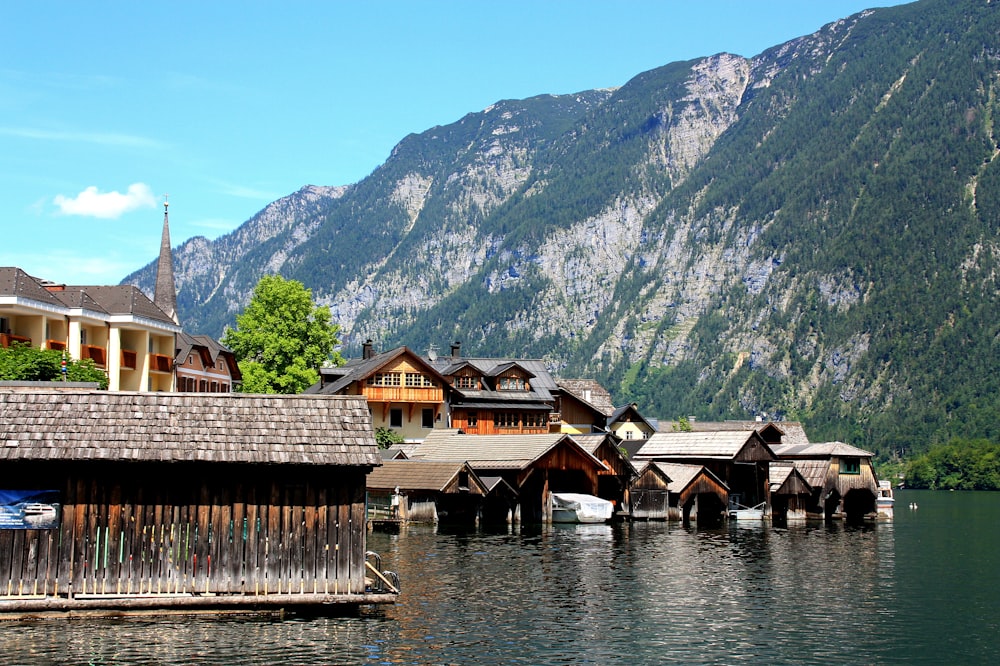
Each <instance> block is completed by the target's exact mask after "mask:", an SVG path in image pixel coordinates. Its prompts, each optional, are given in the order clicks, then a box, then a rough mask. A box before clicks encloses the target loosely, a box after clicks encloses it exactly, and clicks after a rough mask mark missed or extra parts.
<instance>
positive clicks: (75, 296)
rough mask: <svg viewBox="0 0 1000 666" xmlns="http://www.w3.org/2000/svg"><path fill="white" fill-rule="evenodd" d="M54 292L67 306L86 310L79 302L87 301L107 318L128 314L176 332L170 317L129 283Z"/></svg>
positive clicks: (71, 286) (75, 287) (72, 287)
mask: <svg viewBox="0 0 1000 666" xmlns="http://www.w3.org/2000/svg"><path fill="white" fill-rule="evenodd" d="M54 293H55V295H56V296H57V297H58V298H60V299H64V298H65V299H67V300H66V301H64V302H66V304H67V305H70V306H71V307H84V308H85V309H89V308H86V306H85V305H82V303H83V302H84V301H83V300H82V299H86V298H91V299H93V301H94V302H96V303H97V304H99V305H100V306H101V308H103V309H104V310H105V311H106V312H107V313H108V314H110V315H131V316H133V317H140V318H143V319H148V320H151V321H155V322H157V323H159V324H163V325H166V326H169V327H170V328H172V329H176V330H178V331H179V330H180V327H179V326H178V325H177V323H176V322H174V320H173V318H172V317H171V316H170V315H168V314H167V313H165V312H164V311H163V310H161V309H160V308H159V307H158V306H157V305H156V304H155V303H153V301H152V300H150V298H149V297H148V296H146V294H145V293H143V291H142V289H139V287H136V286H135V285H132V284H117V285H67V286H66V287H65V288H64V289H63V291H57V292H54ZM77 303H81V305H77ZM71 304H72V305H71Z"/></svg>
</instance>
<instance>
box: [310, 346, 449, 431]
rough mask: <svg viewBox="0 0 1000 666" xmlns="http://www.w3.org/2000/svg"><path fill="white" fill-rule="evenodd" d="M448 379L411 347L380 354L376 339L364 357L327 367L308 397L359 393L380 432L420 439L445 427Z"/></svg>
mask: <svg viewBox="0 0 1000 666" xmlns="http://www.w3.org/2000/svg"><path fill="white" fill-rule="evenodd" d="M447 387H448V380H447V379H445V378H444V377H442V376H441V375H440V374H439V373H438V372H437V370H436V369H435V368H434V367H433V366H432V365H430V364H429V363H428V362H427V361H426V360H424V359H423V358H421V357H420V356H419V355H417V354H416V353H415V352H413V351H411V350H410V349H408V348H406V347H397V348H396V349H393V350H391V351H388V352H384V353H381V354H376V353H375V352H374V350H373V348H372V343H371V341H368V342H366V343H365V344H364V347H363V350H362V358H361V359H355V360H351V361H348V362H347V364H346V365H343V366H340V367H336V368H323V369H321V371H320V381H319V383H318V384H315V385H313V386H311V387H309V389H308V390H307V391H306V393H307V394H321V395H360V396H364V398H365V400H367V401H368V406H369V408H370V409H371V414H372V422H373V424H374V426H375V428H388V429H390V430H393V431H395V432H397V433H399V434H400V435H401V436H402V437H403V438H404V439H405V440H407V441H420V440H422V439H423V438H424V437H426V436H427V434H428V433H430V431H432V430H433V429H434V428H441V427H446V418H445V414H446V409H447V404H446V397H447V396H446V391H447V390H448V389H447Z"/></svg>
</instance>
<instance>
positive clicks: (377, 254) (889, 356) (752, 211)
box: [126, 0, 1000, 456]
mask: <svg viewBox="0 0 1000 666" xmlns="http://www.w3.org/2000/svg"><path fill="white" fill-rule="evenodd" d="M998 12H1000V10H998V9H997V7H996V5H995V4H994V3H990V2H987V1H985V0H959V1H954V0H923V1H921V2H916V3H913V4H909V5H903V6H897V7H893V8H885V9H876V10H869V11H865V12H862V13H859V14H856V15H854V16H851V17H849V18H845V19H843V20H841V21H837V22H835V23H832V24H830V25H827V26H825V27H823V28H822V29H821V30H819V31H818V32H816V33H814V34H812V35H807V36H804V37H801V38H798V39H795V40H792V41H790V42H788V43H785V44H781V45H778V46H775V47H774V48H772V49H769V50H767V51H765V52H764V53H761V54H759V55H757V56H755V57H752V58H744V57H740V56H736V55H731V54H724V53H723V54H718V55H714V56H711V57H706V58H702V59H697V60H692V61H688V62H678V63H671V64H668V65H666V66H664V67H661V68H658V69H655V70H652V71H649V72H644V73H642V74H639V75H638V76H636V77H635V78H634V79H632V80H631V81H629V82H627V83H626V84H624V85H623V86H621V87H620V88H618V89H615V90H595V91H587V92H582V93H579V94H576V95H570V96H540V97H535V98H531V99H527V100H506V101H502V102H498V103H497V104H495V105H493V106H492V107H490V108H488V109H485V110H484V111H482V112H479V113H470V114H469V115H467V116H465V117H464V118H462V119H461V120H459V121H458V122H455V123H453V124H450V125H446V126H441V127H435V128H432V129H430V130H428V131H426V132H424V133H422V134H417V135H411V136H408V137H406V138H405V139H403V140H402V141H401V142H400V143H399V144H398V145H397V146H396V148H395V149H394V150H393V152H392V154H391V155H390V156H389V158H388V159H387V160H386V162H385V163H384V164H383V165H382V166H381V167H379V168H378V169H376V170H375V171H374V172H373V173H372V174H371V175H370V176H369V177H367V178H365V179H364V180H362V181H360V182H358V183H356V184H353V185H350V186H348V187H346V188H315V187H307V188H304V189H303V190H301V191H299V192H297V193H295V194H293V195H290V196H289V197H286V198H284V199H282V200H280V201H278V202H275V203H274V204H271V205H270V206H268V207H267V208H265V209H264V211H262V212H261V213H260V214H258V215H257V216H255V217H254V218H252V219H251V220H249V221H248V222H247V223H246V224H244V225H243V226H242V227H240V229H238V230H237V231H235V232H233V233H232V234H229V235H228V236H225V237H223V238H220V239H218V240H217V241H214V242H209V241H206V240H205V239H192V240H190V241H188V242H187V243H185V244H183V245H182V246H180V247H179V248H178V249H177V250H176V251H175V255H174V256H175V262H176V263H177V270H176V275H177V286H178V308H179V310H180V314H181V317H182V321H183V323H184V325H185V327H186V328H189V329H190V330H196V331H198V332H205V333H210V334H213V335H218V334H220V333H221V330H222V327H223V326H224V325H226V324H227V323H231V322H232V321H233V320H234V317H235V313H236V312H237V311H239V310H240V308H241V307H242V306H243V304H244V303H245V302H246V300H247V298H248V296H249V293H250V291H251V290H252V288H253V286H254V284H255V283H256V281H257V279H258V278H259V277H260V275H261V274H263V273H264V272H269V271H275V272H281V273H282V274H283V275H284V276H285V277H288V278H294V279H298V280H301V281H302V282H303V283H305V284H306V286H308V287H310V288H311V289H312V290H313V295H314V297H315V298H316V299H317V301H319V302H321V303H325V304H328V305H330V307H331V309H332V311H333V314H334V318H335V319H336V320H337V321H339V322H340V323H341V325H342V326H343V328H344V331H343V333H344V336H343V337H344V341H345V343H346V344H347V347H348V349H347V352H348V353H349V354H350V353H351V352H352V351H353V350H356V349H358V348H359V347H360V343H361V341H363V340H365V339H366V338H373V339H374V340H376V341H377V344H378V346H380V347H381V348H389V347H390V346H393V345H397V344H406V345H409V346H410V347H411V348H413V349H417V350H427V349H429V348H430V346H431V345H436V346H438V348H441V347H442V346H444V345H447V344H449V343H450V342H451V341H453V340H461V341H462V342H463V345H464V349H466V350H468V351H469V353H480V354H488V355H508V354H510V355H518V356H523V357H536V358H543V359H545V360H546V361H547V362H548V363H549V365H550V366H551V367H552V369H553V370H554V371H555V372H557V373H558V374H560V375H562V376H566V377H581V376H586V377H596V378H597V379H599V380H600V381H602V382H603V383H604V384H605V385H606V386H607V387H608V388H609V389H610V390H611V392H612V393H613V395H614V396H615V400H616V403H617V404H622V403H624V402H625V401H635V402H637V403H638V404H639V406H640V409H642V410H643V413H644V414H647V415H648V416H652V417H659V418H672V417H676V416H680V415H695V416H697V417H700V418H711V419H717V418H748V417H753V416H755V415H766V416H767V417H768V418H794V419H798V420H801V421H803V422H804V423H805V425H806V428H807V430H808V433H809V436H810V437H811V438H812V439H817V440H827V439H841V440H847V441H850V442H851V443H853V444H855V445H857V446H860V447H864V448H869V449H872V450H875V451H876V452H878V453H879V454H880V455H883V456H887V455H889V454H894V453H898V452H901V451H902V452H904V453H909V452H917V451H922V450H925V449H926V448H927V447H928V446H929V445H931V444H932V443H936V442H942V441H945V440H947V439H948V438H951V437H956V436H958V437H986V438H991V439H993V440H994V441H996V440H997V439H1000V425H998V424H1000V418H998V416H1000V379H998V375H1000V373H998V370H1000V323H998V317H997V315H996V314H995V313H996V312H998V311H1000V308H998V303H997V301H998V293H1000V290H998V283H997V275H998V269H1000V266H998V263H1000V262H998V260H1000V161H998V160H997V156H998V155H1000V144H998V138H997V136H996V130H995V127H994V119H995V118H997V117H998V115H1000V114H998V111H1000V107H998V102H997V91H998V81H1000V78H998V60H1000V13H998ZM151 279H152V265H150V266H147V267H146V268H144V269H143V270H142V271H140V272H138V273H136V274H134V275H132V276H129V277H128V278H126V281H127V282H134V283H136V284H139V285H140V286H143V287H146V288H149V287H150V286H151V284H152V282H151Z"/></svg>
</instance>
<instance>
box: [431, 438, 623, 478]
mask: <svg viewBox="0 0 1000 666" xmlns="http://www.w3.org/2000/svg"><path fill="white" fill-rule="evenodd" d="M564 444H565V445H568V446H572V447H573V448H576V449H577V450H579V451H580V455H582V456H585V457H587V458H589V459H590V460H592V461H593V463H594V465H595V466H596V467H597V468H599V469H604V464H603V463H602V462H601V461H600V460H598V459H597V458H595V457H594V456H593V455H592V454H591V453H589V452H587V451H585V450H584V449H583V448H581V447H580V445H579V444H577V443H576V442H575V441H574V440H573V438H571V437H570V436H569V435H565V434H560V433H550V434H544V435H517V436H515V435H452V436H451V437H447V438H440V439H437V440H434V441H428V440H426V439H425V440H424V443H423V444H421V445H420V446H418V447H416V448H415V449H414V450H413V452H412V453H411V458H413V459H414V460H421V459H422V460H438V461H468V462H469V464H471V465H472V466H473V467H474V468H476V469H524V468H526V467H530V466H531V464H532V463H534V462H535V461H536V460H538V459H539V458H541V457H542V456H544V455H545V454H547V453H548V452H549V451H551V450H553V449H554V448H556V447H557V446H560V445H564Z"/></svg>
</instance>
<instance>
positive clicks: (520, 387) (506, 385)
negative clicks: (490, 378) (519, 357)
mask: <svg viewBox="0 0 1000 666" xmlns="http://www.w3.org/2000/svg"><path fill="white" fill-rule="evenodd" d="M497 390H498V391H524V390H525V387H524V380H523V379H521V378H520V377H501V378H499V379H498V380H497Z"/></svg>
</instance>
